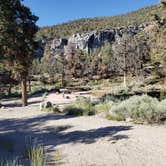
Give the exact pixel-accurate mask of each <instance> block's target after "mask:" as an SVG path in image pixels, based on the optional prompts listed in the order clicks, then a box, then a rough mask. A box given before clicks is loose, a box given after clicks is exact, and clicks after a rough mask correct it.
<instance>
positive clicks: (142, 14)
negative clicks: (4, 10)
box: [37, 5, 163, 39]
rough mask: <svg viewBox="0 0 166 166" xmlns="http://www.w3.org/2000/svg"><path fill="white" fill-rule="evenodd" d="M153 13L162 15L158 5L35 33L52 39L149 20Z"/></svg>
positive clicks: (43, 29)
mask: <svg viewBox="0 0 166 166" xmlns="http://www.w3.org/2000/svg"><path fill="white" fill-rule="evenodd" d="M154 14H158V15H161V16H162V15H163V13H161V7H160V5H154V6H150V7H145V8H143V9H140V10H137V11H134V12H130V13H127V14H123V15H118V16H112V17H96V18H85V19H79V20H76V21H71V22H67V23H63V24H59V25H55V26H50V27H42V28H41V29H40V30H39V32H38V34H37V38H38V39H42V38H46V39H54V38H61V37H68V36H70V35H72V34H74V33H86V32H91V31H93V30H101V29H105V28H110V27H121V26H128V25H139V24H141V23H144V22H149V21H150V20H151V17H152V16H153V15H154Z"/></svg>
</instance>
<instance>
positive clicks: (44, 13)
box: [23, 0, 159, 27]
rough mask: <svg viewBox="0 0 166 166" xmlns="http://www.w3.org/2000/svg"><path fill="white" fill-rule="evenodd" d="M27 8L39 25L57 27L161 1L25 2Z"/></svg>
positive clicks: (60, 0)
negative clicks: (35, 16)
mask: <svg viewBox="0 0 166 166" xmlns="http://www.w3.org/2000/svg"><path fill="white" fill-rule="evenodd" d="M23 3H24V4H25V5H26V6H29V7H30V8H31V11H32V12H33V13H34V14H35V15H37V16H39V21H38V23H37V24H38V25H39V26H41V27H42V26H47V25H56V24H59V23H64V22H67V21H71V20H75V19H79V18H87V17H98V16H112V15H118V14H123V13H127V12H129V11H133V10H136V9H139V8H143V7H145V6H150V5H153V4H157V3H159V0H24V2H23Z"/></svg>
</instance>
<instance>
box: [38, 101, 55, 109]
mask: <svg viewBox="0 0 166 166" xmlns="http://www.w3.org/2000/svg"><path fill="white" fill-rule="evenodd" d="M46 108H53V104H52V103H51V102H50V101H44V102H42V103H40V110H42V109H46Z"/></svg>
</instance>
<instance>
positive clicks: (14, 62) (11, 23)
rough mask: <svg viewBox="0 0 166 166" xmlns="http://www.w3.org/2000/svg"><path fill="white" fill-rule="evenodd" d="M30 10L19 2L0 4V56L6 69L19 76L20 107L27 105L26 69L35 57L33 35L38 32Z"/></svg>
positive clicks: (15, 0)
mask: <svg viewBox="0 0 166 166" xmlns="http://www.w3.org/2000/svg"><path fill="white" fill-rule="evenodd" d="M37 20H38V17H36V16H35V15H33V14H32V13H31V11H30V9H29V8H28V7H26V6H24V5H23V4H21V2H20V0H1V2H0V55H1V59H2V60H3V62H5V64H7V65H8V67H10V68H11V70H12V71H14V72H15V73H16V74H18V75H19V78H20V81H21V89H22V105H23V106H26V105H27V90H26V81H27V76H28V69H29V67H30V65H31V64H32V61H33V59H34V57H35V50H37V48H38V43H37V42H36V41H34V35H35V34H36V32H37V31H38V27H37V26H36V21H37Z"/></svg>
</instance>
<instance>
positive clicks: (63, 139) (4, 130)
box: [0, 114, 132, 157]
mask: <svg viewBox="0 0 166 166" xmlns="http://www.w3.org/2000/svg"><path fill="white" fill-rule="evenodd" d="M68 118H73V120H74V118H75V117H72V116H66V115H55V114H47V115H42V116H37V117H34V118H28V119H5V120H0V140H1V138H3V140H4V138H6V139H10V140H13V142H14V148H13V151H14V152H10V153H12V154H14V155H15V156H20V155H21V154H22V153H23V151H24V145H25V137H26V136H31V137H32V138H37V139H38V140H39V141H40V143H42V144H43V145H45V146H49V149H48V151H49V152H51V151H54V149H55V147H56V146H57V145H61V144H67V143H73V144H76V143H82V144H91V143H95V142H96V141H97V140H98V139H99V138H102V137H106V136H107V137H108V138H109V140H108V141H111V140H116V141H118V140H121V139H128V136H127V135H122V134H119V132H121V131H126V130H130V129H132V126H109V127H103V128H97V129H91V130H86V131H82V130H76V131H72V132H68V131H67V129H69V128H72V127H73V126H70V125H67V126H61V127H58V126H57V127H46V126H44V124H45V123H47V122H48V121H50V120H55V121H57V120H61V119H68ZM64 131H65V132H64ZM1 147H3V146H1V145H0V148H1ZM0 151H1V150H0ZM10 153H9V154H10ZM1 154H2V153H1ZM0 157H2V156H1V155H0Z"/></svg>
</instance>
